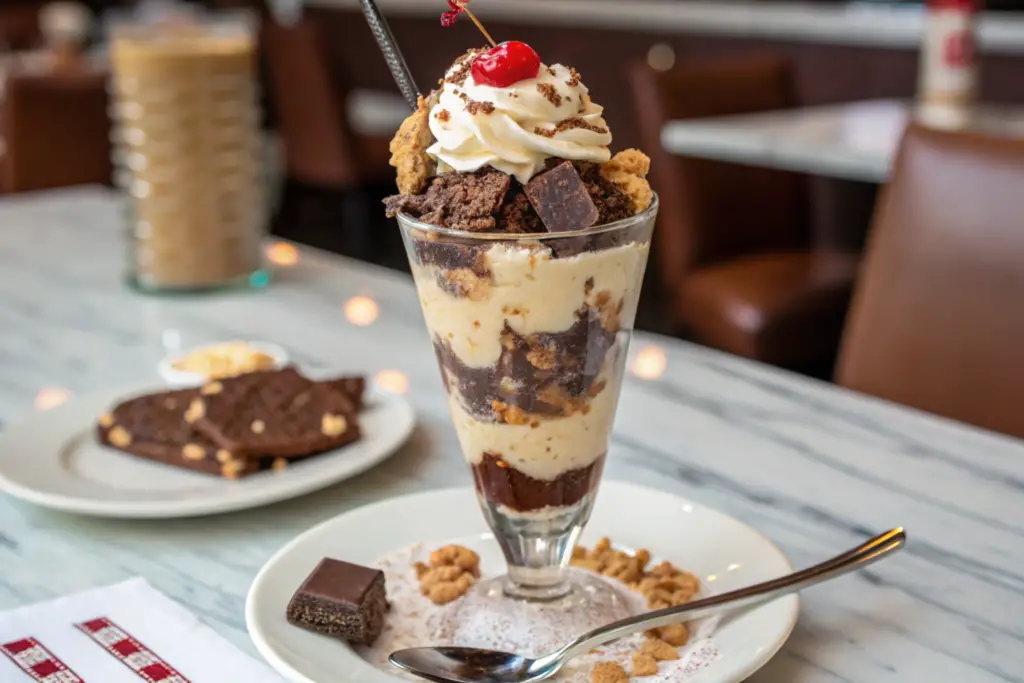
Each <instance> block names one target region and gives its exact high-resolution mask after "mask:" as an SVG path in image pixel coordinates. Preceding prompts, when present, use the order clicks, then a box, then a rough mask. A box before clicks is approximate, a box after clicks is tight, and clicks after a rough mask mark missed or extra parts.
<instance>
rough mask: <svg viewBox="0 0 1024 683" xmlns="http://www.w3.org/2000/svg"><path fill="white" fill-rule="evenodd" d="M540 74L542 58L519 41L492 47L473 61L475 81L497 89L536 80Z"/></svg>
mask: <svg viewBox="0 0 1024 683" xmlns="http://www.w3.org/2000/svg"><path fill="white" fill-rule="evenodd" d="M539 72H540V57H539V56H538V55H537V53H536V52H534V51H533V48H532V47H530V46H529V45H527V44H526V43H521V42H519V41H518V40H510V41H508V42H507V43H502V44H501V45H497V46H495V47H492V48H491V49H490V50H488V51H487V52H485V53H483V54H482V55H480V56H479V57H477V58H476V59H475V60H474V61H473V80H474V81H476V82H477V83H479V84H481V85H490V86H493V87H495V88H507V87H508V86H510V85H512V84H513V83H518V82H519V81H524V80H526V79H527V78H535V77H536V76H537V74H538V73H539Z"/></svg>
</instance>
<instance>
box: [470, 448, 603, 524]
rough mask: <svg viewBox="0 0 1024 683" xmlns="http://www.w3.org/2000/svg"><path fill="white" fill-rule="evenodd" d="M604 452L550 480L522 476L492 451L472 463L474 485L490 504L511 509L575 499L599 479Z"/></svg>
mask: <svg viewBox="0 0 1024 683" xmlns="http://www.w3.org/2000/svg"><path fill="white" fill-rule="evenodd" d="M603 469H604V456H602V457H600V458H598V459H597V460H595V461H594V462H592V463H591V464H589V465H587V466H586V467H581V468H579V469H575V470H568V471H566V472H564V473H563V474H561V475H559V476H558V477H557V478H555V479H554V480H552V481H543V480H540V479H533V478H531V477H528V476H526V475H525V474H523V473H522V472H520V471H519V470H516V469H514V468H512V467H510V466H509V464H508V463H507V462H505V460H504V459H503V458H501V457H499V456H497V455H495V454H493V453H486V454H484V457H483V459H482V460H481V461H480V462H479V463H477V464H476V465H473V481H474V483H475V484H476V489H477V491H479V492H480V493H481V494H482V495H483V496H484V497H485V498H486V499H487V500H489V501H490V502H491V503H492V504H494V505H497V506H501V507H505V508H507V509H509V510H512V511H515V512H536V511H538V510H544V509H546V508H559V507H565V506H569V505H574V504H576V503H578V502H579V501H580V500H581V499H582V498H583V496H585V495H587V494H588V493H590V492H591V491H593V490H594V489H595V488H597V484H598V482H600V481H601V471H602V470H603Z"/></svg>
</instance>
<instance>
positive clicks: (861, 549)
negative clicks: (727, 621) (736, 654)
mask: <svg viewBox="0 0 1024 683" xmlns="http://www.w3.org/2000/svg"><path fill="white" fill-rule="evenodd" d="M906 540H907V536H906V534H905V533H904V531H903V528H902V527H899V528H896V529H891V530H889V531H887V532H885V533H884V534H881V535H880V536H876V537H875V538H873V539H871V540H870V541H868V542H867V543H864V544H863V545H860V546H857V547H856V548H853V549H851V550H848V551H846V552H845V553H842V554H840V555H836V556H835V557H833V558H832V559H831V560H826V561H824V562H822V563H821V564H816V565H814V566H813V567H808V568H807V569H803V570H801V571H798V572H794V573H792V574H789V575H787V576H782V577H779V578H777V579H772V580H770V581H765V582H764V583H758V584H755V585H753V586H747V587H746V588H740V589H738V590H734V591H730V592H728V593H722V594H721V595H713V596H711V597H709V598H704V599H703V600H696V601H694V602H689V603H687V604H685V605H679V606H678V607H667V608H665V609H660V610H657V611H655V612H647V613H644V614H640V615H637V616H635V617H630V618H628V619H622V620H621V621H616V622H614V623H611V624H609V625H607V626H602V627H601V628H598V629H594V630H593V631H590V632H589V633H584V634H583V635H582V636H580V637H579V638H577V639H576V640H574V641H573V642H571V643H569V644H568V645H566V646H565V647H563V648H562V649H561V650H559V651H558V652H557V653H555V654H554V655H551V657H552V658H557V659H563V658H564V659H569V658H570V657H573V656H575V655H577V654H580V653H582V652H586V651H587V650H590V649H591V648H594V647H597V646H598V645H603V644H605V643H607V642H610V641H613V640H616V639H618V638H621V637H623V636H628V635H630V634H632V633H636V632H637V631H644V630H647V629H650V628H657V627H659V626H668V625H669V624H675V623H678V622H680V621H684V618H685V619H697V618H700V617H703V616H707V615H708V614H714V613H715V612H722V611H725V610H733V609H739V608H741V607H749V606H752V605H759V604H761V603H763V602H769V601H771V600H774V599H775V598H779V597H782V596H783V595H789V594H790V593H795V592H797V591H799V590H801V589H804V588H807V587H808V586H813V585H815V584H819V583H822V582H823V581H828V580H830V579H834V578H836V577H838V576H842V575H843V574H846V573H847V572H851V571H853V570H854V569H861V568H863V567H866V566H868V565H869V564H873V563H875V562H877V561H878V560H881V559H882V558H883V557H887V556H888V555H891V554H892V553H894V552H896V551H897V550H899V549H900V548H902V547H903V545H904V544H905V543H906Z"/></svg>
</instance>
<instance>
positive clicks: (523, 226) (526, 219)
mask: <svg viewBox="0 0 1024 683" xmlns="http://www.w3.org/2000/svg"><path fill="white" fill-rule="evenodd" d="M498 228H499V229H500V230H502V231H504V232H508V233H512V234H519V233H537V232H544V223H542V222H541V220H540V216H538V215H537V212H536V211H534V209H533V205H532V204H530V200H529V199H527V198H526V195H525V194H523V191H522V187H520V188H518V191H517V192H515V194H514V195H512V196H511V197H510V198H509V200H508V201H506V202H505V206H503V207H502V208H501V215H500V217H499V218H498Z"/></svg>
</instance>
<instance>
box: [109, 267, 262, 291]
mask: <svg viewBox="0 0 1024 683" xmlns="http://www.w3.org/2000/svg"><path fill="white" fill-rule="evenodd" d="M271 279H272V274H271V271H270V270H269V269H266V268H260V269H259V270H254V271H252V272H251V273H245V274H244V275H239V276H237V277H234V278H230V279H228V280H223V281H221V282H213V283H209V284H202V285H187V286H174V285H163V284H156V283H154V282H152V281H151V280H150V279H148V278H145V277H142V276H139V275H136V274H132V273H129V274H128V275H127V276H126V278H125V281H126V282H127V284H128V286H129V287H131V288H132V289H134V290H136V291H138V292H142V293H143V294H156V295H169V296H176V295H190V294H208V293H211V292H220V291H223V290H226V289H264V288H266V287H267V286H268V285H270V281H271Z"/></svg>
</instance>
